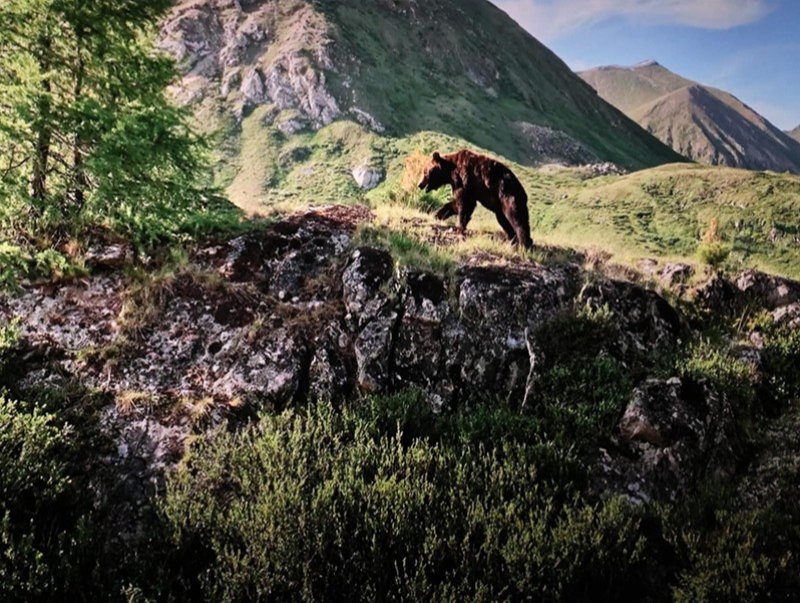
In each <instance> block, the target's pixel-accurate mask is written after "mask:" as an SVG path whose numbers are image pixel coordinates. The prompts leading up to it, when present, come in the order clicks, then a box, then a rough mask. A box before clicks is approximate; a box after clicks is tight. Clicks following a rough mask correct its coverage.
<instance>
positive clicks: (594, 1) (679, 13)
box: [493, 0, 770, 41]
mask: <svg viewBox="0 0 800 603" xmlns="http://www.w3.org/2000/svg"><path fill="white" fill-rule="evenodd" d="M493 1H494V3H495V4H496V5H497V6H498V7H500V8H501V9H503V10H504V11H506V12H507V13H508V14H509V15H511V16H512V17H513V18H514V19H516V20H517V21H518V22H519V23H520V24H521V25H522V26H523V27H525V28H526V29H527V30H528V31H530V32H531V33H532V34H533V35H534V36H536V37H537V38H539V39H540V40H544V41H547V40H553V39H555V38H558V37H560V36H563V35H564V34H567V33H569V32H572V31H574V30H576V29H580V28H582V27H586V26H591V25H594V24H596V23H599V22H601V21H605V20H606V19H609V18H612V17H625V18H629V19H633V20H635V21H638V22H642V23H660V24H673V25H687V26H690V27H699V28H704V29H730V28H732V27H736V26H738V25H744V24H746V23H752V22H754V21H757V20H759V19H761V18H762V17H763V16H764V15H766V14H767V13H768V12H769V11H770V1H769V0H493Z"/></svg>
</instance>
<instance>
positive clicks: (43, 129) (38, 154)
mask: <svg viewBox="0 0 800 603" xmlns="http://www.w3.org/2000/svg"><path fill="white" fill-rule="evenodd" d="M39 46H40V52H41V54H40V56H39V69H40V71H41V73H42V82H41V90H40V93H39V99H38V101H37V107H36V109H37V113H38V115H37V120H36V123H35V125H34V129H35V132H36V148H35V150H34V157H33V175H32V177H31V195H32V197H33V202H34V203H33V207H32V208H31V209H32V211H33V212H34V217H38V216H39V215H41V213H42V211H43V210H44V207H45V204H46V203H47V168H48V163H49V161H50V147H51V144H52V132H51V124H50V120H51V115H50V113H51V110H52V106H51V100H50V95H51V93H52V91H53V88H52V84H51V82H50V53H51V50H52V40H51V39H50V37H49V36H47V35H43V36H42V37H41V38H40V40H39Z"/></svg>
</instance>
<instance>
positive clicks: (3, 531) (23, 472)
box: [0, 398, 69, 601]
mask: <svg viewBox="0 0 800 603" xmlns="http://www.w3.org/2000/svg"><path fill="white" fill-rule="evenodd" d="M66 436H67V432H65V431H64V429H62V428H59V427H57V426H56V425H55V421H54V417H53V416H52V415H49V414H45V413H43V412H41V411H40V410H38V409H35V408H34V409H33V410H30V411H25V410H23V409H22V405H20V404H19V403H17V402H12V401H10V400H6V399H5V398H0V546H1V547H2V549H1V550H0V599H2V600H4V601H11V600H31V599H38V598H41V597H43V596H45V595H47V594H49V593H50V592H51V590H52V588H53V585H54V571H53V570H54V567H55V566H56V565H57V563H58V557H59V554H60V553H61V552H62V551H60V550H59V548H58V547H59V540H60V538H61V535H60V534H59V530H58V526H57V523H54V522H53V521H52V517H53V516H54V514H53V511H54V509H55V507H57V505H58V503H59V501H60V500H61V498H62V497H63V496H64V495H65V493H66V491H67V489H68V486H69V478H68V475H67V471H66V465H65V463H64V462H63V461H62V460H60V459H59V453H60V452H61V451H62V444H63V439H64V438H65V437H66Z"/></svg>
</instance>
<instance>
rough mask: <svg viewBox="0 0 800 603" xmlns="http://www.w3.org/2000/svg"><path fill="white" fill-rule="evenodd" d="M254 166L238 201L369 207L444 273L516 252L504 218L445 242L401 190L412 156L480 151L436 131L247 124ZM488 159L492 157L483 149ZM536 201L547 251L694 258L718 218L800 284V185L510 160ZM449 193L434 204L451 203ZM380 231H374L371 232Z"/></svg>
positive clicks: (746, 251)
mask: <svg viewBox="0 0 800 603" xmlns="http://www.w3.org/2000/svg"><path fill="white" fill-rule="evenodd" d="M243 132H244V135H243V137H242V140H243V146H242V157H244V158H245V161H244V164H243V165H244V168H245V169H242V170H240V171H239V173H238V175H237V176H236V177H235V178H234V179H233V180H232V184H231V185H230V188H229V189H228V192H229V194H230V195H231V197H232V198H233V199H234V200H235V201H236V202H237V203H238V204H240V205H242V206H243V207H246V208H249V209H254V210H258V211H259V212H260V213H269V212H273V211H279V212H283V211H292V210H297V209H301V208H305V207H307V206H308V205H314V204H329V203H369V204H371V205H372V207H373V208H374V209H375V212H376V215H377V222H376V224H374V225H372V227H371V228H373V229H378V230H379V231H380V232H382V233H383V234H382V240H383V241H384V242H387V240H388V239H387V238H391V240H390V241H388V243H389V244H391V245H394V246H400V247H404V249H400V250H399V251H403V252H410V254H411V256H413V257H412V258H411V260H410V261H412V262H416V261H417V260H420V261H421V262H422V263H429V264H432V265H435V266H441V265H443V264H446V263H448V262H450V261H452V260H453V259H454V258H455V256H464V255H469V254H474V253H475V252H480V251H488V252H491V253H493V254H495V255H501V256H502V255H510V254H511V251H510V249H509V248H508V247H507V246H506V245H505V244H504V243H503V242H502V239H501V238H500V237H499V228H498V226H497V225H496V223H495V221H494V217H493V216H492V215H491V214H490V213H489V212H486V211H483V210H479V211H477V212H476V214H475V218H474V220H473V223H472V224H471V227H470V229H471V232H472V236H471V237H470V238H469V239H468V240H467V241H458V240H457V239H455V238H454V237H452V238H450V239H448V240H447V241H441V240H434V241H432V242H431V238H432V236H433V233H435V229H436V226H437V224H436V222H435V221H434V220H433V219H432V218H431V216H430V214H429V213H426V211H424V210H425V209H427V208H426V207H425V204H424V203H421V202H420V200H419V199H418V198H417V197H416V196H411V197H410V198H407V197H406V196H404V195H402V194H401V190H400V185H399V181H400V178H401V176H402V174H403V162H404V159H405V157H406V156H408V155H409V154H410V153H412V152H413V151H414V150H416V149H420V150H422V151H424V152H426V153H428V152H431V151H433V150H436V149H439V150H444V151H451V150H454V149H457V148H461V147H462V146H469V145H467V144H466V143H465V142H464V141H463V140H459V139H457V138H453V137H450V136H446V135H443V134H439V133H434V132H422V133H418V134H414V135H412V136H408V137H403V138H391V137H382V136H378V135H376V134H374V133H372V132H369V131H368V130H366V129H364V128H363V127H362V126H360V125H358V124H355V123H352V122H346V121H343V122H336V123H334V124H332V125H330V126H328V127H326V128H323V129H322V130H320V131H319V132H315V133H310V132H309V133H305V134H300V135H297V136H293V137H290V138H288V139H287V138H286V137H284V136H283V135H282V134H280V133H279V132H278V131H277V130H275V129H273V128H270V127H268V126H265V125H263V122H262V120H261V119H260V114H259V112H256V113H254V114H253V115H251V116H250V117H248V118H247V119H246V120H245V122H244V128H243ZM472 148H475V149H476V150H478V151H482V152H488V151H485V150H484V149H480V148H479V147H472ZM365 161H368V162H372V163H375V164H377V165H382V166H385V168H386V172H387V176H386V180H385V181H384V182H383V183H382V184H381V185H380V186H379V187H378V188H377V189H375V190H374V191H370V192H369V193H364V192H363V191H360V190H359V189H358V188H357V187H356V186H355V182H354V180H353V178H352V176H351V175H350V171H351V170H352V168H353V167H354V166H355V165H358V164H360V163H363V162H365ZM509 164H510V165H511V166H512V168H513V169H514V170H515V172H516V173H517V174H518V175H519V176H520V178H521V179H522V181H523V183H524V184H525V186H526V188H527V190H528V194H529V197H530V210H531V225H532V228H533V231H534V236H535V238H536V239H537V241H539V242H540V243H546V244H548V245H554V246H561V247H574V248H577V249H589V248H601V249H603V250H605V251H608V252H609V253H611V254H613V255H614V256H615V258H616V260H617V261H619V262H622V263H632V262H634V261H635V260H637V259H639V258H643V257H657V258H663V259H684V260H689V261H693V260H694V256H695V252H696V248H697V245H698V242H699V239H700V236H701V234H702V233H703V232H704V230H705V229H706V228H707V227H708V225H709V223H710V221H711V220H712V219H718V220H719V223H720V231H721V234H722V235H723V237H724V238H725V239H726V241H727V242H729V243H730V244H732V246H733V254H732V262H733V263H734V264H735V265H737V266H738V265H741V266H757V267H759V268H761V269H764V270H767V271H769V272H774V273H779V274H785V275H789V276H793V277H796V278H800V245H798V242H797V241H798V237H800V219H798V216H800V177H796V176H790V175H783V174H774V173H763V172H749V171H745V170H736V169H730V168H721V167H704V166H697V165H687V164H672V165H667V166H662V167H659V168H654V169H650V170H643V171H640V172H635V173H632V174H629V175H626V176H607V177H601V178H594V179H590V180H587V179H585V173H584V172H583V171H582V170H581V169H577V168H576V169H562V168H541V169H534V168H530V167H525V166H521V165H519V164H514V163H513V162H509ZM448 195H449V191H441V192H440V193H439V194H438V195H437V196H436V197H435V198H434V199H433V200H428V201H427V203H430V202H433V203H441V202H444V201H445V200H446V199H447V197H448ZM372 235H375V232H373V233H372Z"/></svg>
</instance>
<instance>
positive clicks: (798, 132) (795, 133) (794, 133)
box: [787, 126, 800, 142]
mask: <svg viewBox="0 0 800 603" xmlns="http://www.w3.org/2000/svg"><path fill="white" fill-rule="evenodd" d="M787 133H788V134H789V136H791V137H792V138H794V139H795V140H797V141H798V142H800V126H797V127H796V128H795V129H794V130H791V131H789V132H787Z"/></svg>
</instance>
